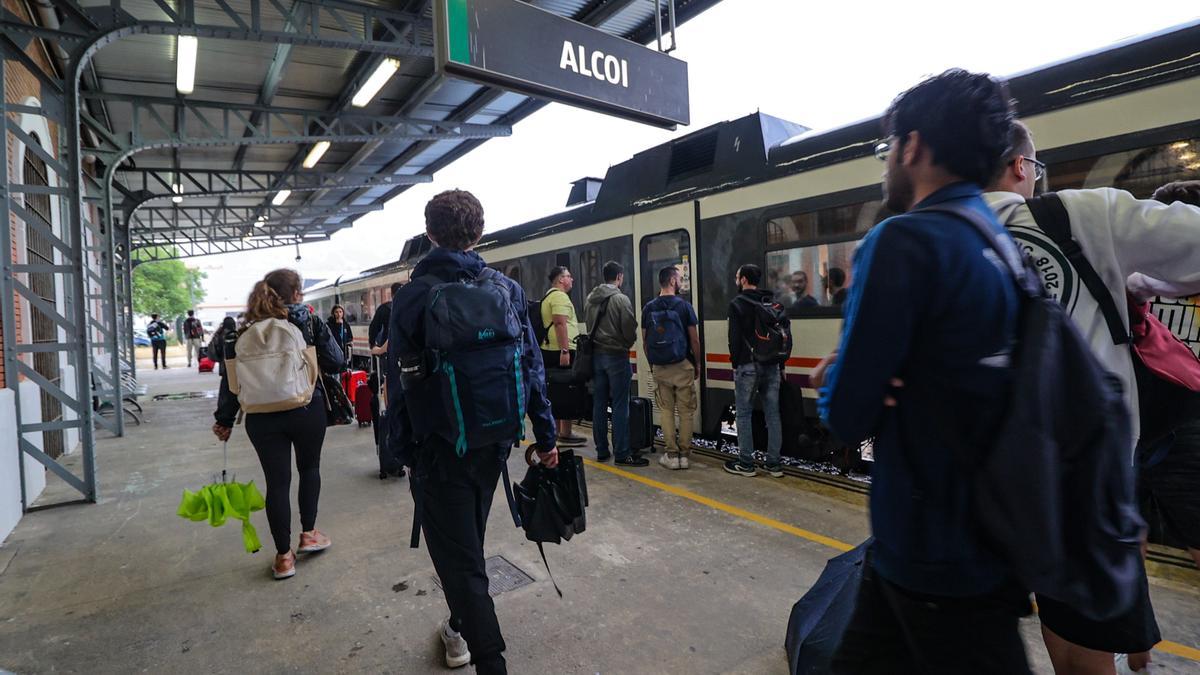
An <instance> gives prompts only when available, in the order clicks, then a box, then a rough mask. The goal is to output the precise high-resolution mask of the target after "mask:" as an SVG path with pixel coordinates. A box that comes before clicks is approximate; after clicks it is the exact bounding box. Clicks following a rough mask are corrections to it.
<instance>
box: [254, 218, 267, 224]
mask: <svg viewBox="0 0 1200 675" xmlns="http://www.w3.org/2000/svg"><path fill="white" fill-rule="evenodd" d="M266 222H267V217H266V216H259V217H258V220H256V221H254V226H255V227H262V226H263V225H265V224H266Z"/></svg>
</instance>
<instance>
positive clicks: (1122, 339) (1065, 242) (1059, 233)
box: [1025, 192, 1130, 345]
mask: <svg viewBox="0 0 1200 675" xmlns="http://www.w3.org/2000/svg"><path fill="white" fill-rule="evenodd" d="M1025 203H1026V204H1027V205H1028V206H1029V213H1030V214H1031V215H1033V220H1034V222H1036V223H1037V225H1038V227H1039V228H1041V230H1042V231H1043V232H1045V233H1046V234H1047V235H1048V236H1049V237H1050V239H1051V240H1052V241H1053V242H1054V244H1055V245H1056V246H1058V248H1059V249H1060V250H1061V251H1062V252H1063V255H1065V256H1067V260H1068V261H1070V263H1071V266H1072V267H1074V268H1075V271H1076V272H1078V273H1079V278H1080V279H1081V280H1082V281H1083V285H1084V286H1087V289H1088V291H1089V292H1090V293H1091V294H1092V297H1093V298H1095V299H1096V303H1097V304H1098V305H1100V313H1101V314H1103V315H1104V321H1105V322H1106V323H1107V324H1108V332H1109V333H1110V334H1111V335H1112V340H1113V344H1115V345H1123V344H1129V342H1130V337H1129V331H1128V330H1127V329H1126V328H1125V322H1124V321H1123V320H1122V319H1121V312H1120V310H1118V309H1117V302H1116V301H1115V300H1113V297H1112V293H1110V292H1109V290H1108V287H1107V286H1105V285H1104V281H1103V280H1102V279H1101V278H1100V275H1099V274H1097V273H1096V268H1094V267H1092V264H1091V263H1090V262H1088V259H1087V257H1086V256H1084V255H1083V248H1081V247H1080V246H1079V242H1077V241H1075V239H1074V237H1072V236H1071V216H1070V214H1068V213H1067V207H1066V205H1064V204H1063V202H1062V198H1061V197H1059V196H1058V195H1057V194H1055V193H1053V192H1047V193H1046V194H1044V195H1041V196H1039V197H1034V198H1033V199H1029V200H1026V202H1025Z"/></svg>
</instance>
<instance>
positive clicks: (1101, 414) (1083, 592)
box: [921, 202, 1145, 621]
mask: <svg viewBox="0 0 1200 675" xmlns="http://www.w3.org/2000/svg"><path fill="white" fill-rule="evenodd" d="M921 211H924V212H931V211H932V212H941V213H948V214H951V215H954V216H957V217H958V218H960V219H962V220H966V221H967V222H968V223H970V224H971V225H973V226H974V227H975V229H976V230H978V231H979V233H980V234H981V235H982V236H983V237H984V238H985V239H986V240H987V242H988V245H989V246H990V247H991V248H992V249H993V250H994V251H995V252H996V253H997V254H998V255H999V257H1000V259H1001V260H1003V261H1004V265H1005V266H1006V267H1007V268H1008V269H1009V271H1010V272H1011V273H1012V275H1013V277H1014V279H1015V280H1016V282H1017V287H1018V289H1019V297H1020V299H1021V304H1020V315H1019V316H1020V318H1019V326H1018V334H1017V342H1016V344H1015V345H1014V351H1013V362H1012V366H1011V368H1012V375H1013V379H1012V385H1011V387H1012V388H1011V390H1010V392H1009V396H1008V401H1007V407H1006V410H1005V411H1004V414H1003V416H1002V418H1001V420H1000V422H999V426H998V428H997V429H996V430H995V432H994V433H993V434H991V435H990V436H988V438H989V440H990V442H991V443H992V445H991V447H971V448H968V447H961V448H957V450H958V451H959V452H960V454H961V459H962V461H963V462H964V464H966V465H967V466H968V467H969V468H970V469H971V470H972V473H973V478H972V484H971V488H972V493H973V495H972V498H973V501H974V507H975V514H974V515H975V518H976V519H977V520H978V521H979V523H980V525H981V526H982V531H983V534H984V538H985V539H986V540H988V541H989V542H990V543H991V544H992V545H993V547H994V548H995V549H996V550H997V552H998V553H1000V554H1001V555H1002V556H1004V557H1005V558H1006V559H1007V561H1008V563H1009V564H1010V565H1011V566H1012V568H1013V570H1014V571H1015V572H1016V574H1017V577H1018V578H1019V579H1020V581H1021V582H1022V583H1023V584H1024V585H1025V587H1026V588H1028V589H1029V590H1031V591H1034V592H1036V593H1039V594H1042V595H1045V596H1047V597H1050V598H1053V599H1055V600H1058V601H1060V602H1062V603H1064V604H1066V605H1069V606H1070V607H1072V608H1073V609H1075V610H1076V611H1078V612H1080V613H1081V614H1083V615H1084V616H1086V617H1088V618H1090V619H1093V620H1096V621H1103V620H1106V619H1109V618H1112V617H1114V616H1117V615H1119V614H1121V613H1123V612H1125V611H1127V610H1128V609H1129V607H1130V606H1132V604H1133V602H1134V599H1135V596H1136V595H1137V592H1138V575H1139V569H1140V567H1141V565H1142V560H1141V554H1140V550H1139V543H1140V535H1141V532H1142V529H1143V527H1144V525H1145V523H1144V522H1143V521H1142V519H1141V517H1140V516H1139V515H1138V510H1137V504H1136V501H1135V495H1134V482H1133V466H1132V462H1131V460H1132V457H1131V454H1130V453H1131V450H1132V448H1133V440H1132V438H1131V428H1130V419H1129V411H1128V410H1127V409H1126V407H1125V401H1124V398H1123V396H1122V389H1121V383H1120V380H1119V379H1118V378H1117V377H1116V376H1115V375H1113V374H1112V373H1109V372H1108V371H1106V370H1105V369H1104V368H1103V367H1102V366H1101V365H1100V363H1099V361H1098V360H1097V359H1096V357H1095V355H1094V354H1093V353H1092V350H1091V347H1090V346H1089V344H1088V342H1087V341H1086V340H1085V339H1084V338H1083V336H1082V335H1081V334H1080V333H1079V331H1078V329H1076V327H1075V325H1074V323H1073V322H1072V320H1071V318H1070V316H1068V315H1067V313H1066V311H1065V310H1064V309H1063V307H1062V305H1060V304H1059V303H1058V302H1057V301H1055V300H1054V299H1052V298H1050V297H1048V296H1047V295H1046V294H1045V291H1044V289H1043V287H1042V284H1041V280H1040V277H1039V276H1038V274H1037V272H1036V269H1035V267H1034V266H1033V263H1032V261H1031V260H1029V259H1028V256H1025V257H1024V260H1022V256H1021V254H1020V253H1018V250H1017V248H1016V244H1015V243H1014V242H1012V241H1011V240H1009V239H1001V238H1000V237H999V236H998V235H997V233H996V232H995V230H994V229H993V227H992V224H991V223H990V222H989V220H988V219H987V218H986V217H985V216H983V215H982V214H980V213H978V212H976V211H974V210H972V209H970V208H969V207H967V206H965V205H963V204H961V203H955V202H948V203H943V204H937V205H934V206H929V207H925V208H923V209H921Z"/></svg>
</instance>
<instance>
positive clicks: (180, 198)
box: [171, 183, 183, 204]
mask: <svg viewBox="0 0 1200 675" xmlns="http://www.w3.org/2000/svg"><path fill="white" fill-rule="evenodd" d="M171 192H174V193H175V194H174V196H172V197H171V201H172V202H174V203H176V204H182V203H183V196H182V195H181V194H179V193H181V192H183V186H182V185H180V184H179V183H176V184H174V185H172V186H171Z"/></svg>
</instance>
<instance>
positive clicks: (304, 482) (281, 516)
mask: <svg viewBox="0 0 1200 675" xmlns="http://www.w3.org/2000/svg"><path fill="white" fill-rule="evenodd" d="M246 435H247V436H249V437H250V442H251V443H252V444H253V445H254V451H255V452H257V453H258V461H259V463H261V464H262V469H263V476H264V478H265V479H266V482H267V497H266V501H267V523H268V524H270V526H271V538H272V539H273V540H274V541H275V551H276V552H277V553H280V554H283V553H287V552H288V550H290V549H291V540H292V501H291V488H292V449H293V448H295V450H296V470H297V471H298V472H299V473H300V490H299V494H298V498H299V501H300V531H301V532H308V531H309V530H311V529H313V528H314V527H316V526H317V500H318V499H319V498H320V496H321V446H322V445H324V443H325V399H324V398H323V397H322V396H321V390H320V388H319V387H318V388H317V390H316V391H314V392H313V399H312V401H311V402H310V403H309V404H308V405H307V406H305V407H303V408H296V409H294V410H286V411H284V412H275V413H253V414H249V415H246Z"/></svg>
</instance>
